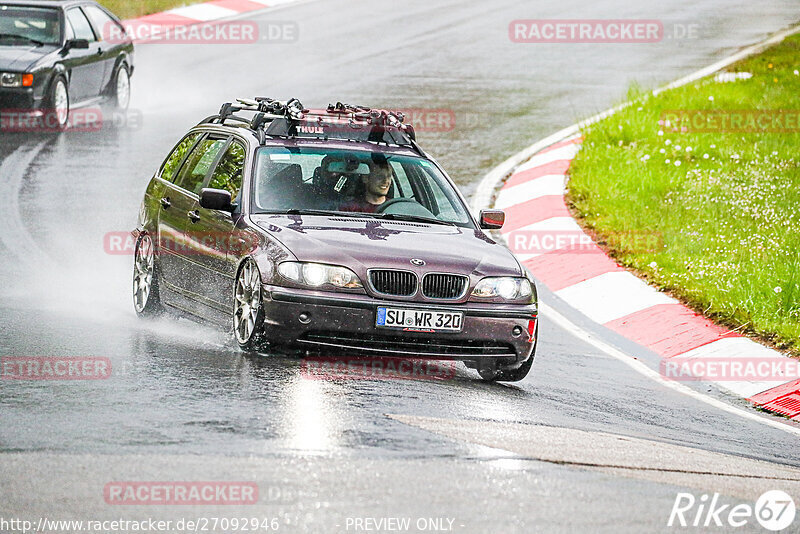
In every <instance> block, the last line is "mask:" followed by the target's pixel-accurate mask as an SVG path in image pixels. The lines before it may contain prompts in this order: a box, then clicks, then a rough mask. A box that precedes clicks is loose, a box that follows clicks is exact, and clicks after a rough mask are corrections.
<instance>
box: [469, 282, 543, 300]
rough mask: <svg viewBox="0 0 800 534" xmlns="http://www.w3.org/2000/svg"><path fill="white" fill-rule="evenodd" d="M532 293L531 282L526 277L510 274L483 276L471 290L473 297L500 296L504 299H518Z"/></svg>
mask: <svg viewBox="0 0 800 534" xmlns="http://www.w3.org/2000/svg"><path fill="white" fill-rule="evenodd" d="M532 293H533V290H532V289H531V283H530V281H529V280H528V279H527V278H512V277H510V276H498V277H495V278H484V279H483V280H481V281H480V282H478V285H476V286H475V289H473V290H472V296H473V297H478V298H487V299H488V298H495V297H500V298H502V299H504V300H519V299H523V298H527V297H530V296H531V294H532Z"/></svg>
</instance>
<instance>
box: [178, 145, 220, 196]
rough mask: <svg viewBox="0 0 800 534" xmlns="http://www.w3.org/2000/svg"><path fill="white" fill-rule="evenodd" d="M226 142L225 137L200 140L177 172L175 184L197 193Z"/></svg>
mask: <svg viewBox="0 0 800 534" xmlns="http://www.w3.org/2000/svg"><path fill="white" fill-rule="evenodd" d="M226 143H227V139H210V138H209V139H203V140H202V141H200V143H198V144H197V146H196V147H195V148H194V150H192V153H191V154H189V157H188V158H187V160H186V163H184V164H183V167H181V170H180V171H179V172H178V176H177V178H175V185H177V186H178V187H182V188H183V189H186V190H187V191H190V192H192V193H194V194H195V195H199V194H200V190H201V189H202V188H203V180H205V178H206V176H207V175H208V171H209V170H210V169H211V166H212V165H213V164H214V162H215V161H216V160H217V156H218V155H219V152H220V150H222V148H223V147H224V146H225V144H226Z"/></svg>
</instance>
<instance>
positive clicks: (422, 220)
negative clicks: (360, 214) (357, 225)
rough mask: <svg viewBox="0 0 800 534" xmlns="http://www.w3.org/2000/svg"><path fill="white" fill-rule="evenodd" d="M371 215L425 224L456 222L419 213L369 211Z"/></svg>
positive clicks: (451, 223)
mask: <svg viewBox="0 0 800 534" xmlns="http://www.w3.org/2000/svg"><path fill="white" fill-rule="evenodd" d="M369 215H372V216H373V217H378V218H380V219H387V220H390V221H408V222H420V223H427V224H444V225H447V226H456V223H454V222H450V221H443V220H441V219H431V218H430V217H421V216H419V215H401V214H397V213H370V214H369Z"/></svg>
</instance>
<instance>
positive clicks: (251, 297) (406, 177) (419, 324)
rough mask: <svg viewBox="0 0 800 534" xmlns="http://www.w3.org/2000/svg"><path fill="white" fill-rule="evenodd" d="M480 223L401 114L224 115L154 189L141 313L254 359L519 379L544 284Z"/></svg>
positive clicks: (140, 256) (297, 108)
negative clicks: (420, 364)
mask: <svg viewBox="0 0 800 534" xmlns="http://www.w3.org/2000/svg"><path fill="white" fill-rule="evenodd" d="M504 217H505V216H504V214H503V212H502V211H498V210H487V211H483V212H481V214H480V217H479V219H478V220H476V219H475V218H474V217H473V216H472V215H471V214H470V212H469V210H468V208H467V206H466V203H465V201H464V198H463V197H462V196H461V195H460V193H459V192H458V190H457V189H456V187H455V185H454V184H453V182H452V181H451V180H450V178H448V177H447V175H446V174H445V172H444V171H443V170H442V169H441V167H440V166H439V165H438V164H437V163H436V162H435V161H434V160H433V159H431V158H430V157H429V156H428V155H427V154H426V153H425V152H424V151H423V150H422V149H421V148H420V147H419V145H418V144H417V142H416V140H415V135H414V130H413V128H412V127H411V126H410V125H406V124H403V116H402V114H400V113H396V112H389V111H386V110H372V109H369V108H365V107H358V106H348V105H344V104H341V103H338V104H336V105H331V106H329V107H328V108H327V109H325V110H316V111H312V110H308V109H304V107H303V106H302V105H301V104H300V103H299V102H298V101H297V100H291V101H289V102H286V103H284V102H278V101H275V100H271V99H268V98H257V99H255V100H239V101H238V104H236V105H233V104H225V105H223V107H222V109H221V110H220V113H219V114H217V115H214V116H212V117H209V118H207V119H205V120H204V121H202V122H201V123H200V124H198V125H197V126H196V127H194V128H192V129H191V130H190V131H189V132H188V133H187V134H186V136H185V137H184V138H183V139H181V140H180V141H179V142H178V144H177V145H176V146H175V148H173V150H172V151H171V152H170V154H169V155H168V156H167V158H166V159H165V160H164V162H163V164H162V165H161V168H160V169H159V170H158V171H157V172H156V173H155V175H154V176H153V178H152V179H151V180H150V183H149V185H148V186H147V190H146V192H145V196H144V201H143V202H142V205H141V210H140V214H139V222H138V225H137V228H136V229H135V230H134V232H133V234H134V236H135V242H136V247H135V256H134V264H135V265H134V276H133V300H134V306H135V309H136V312H137V313H138V314H139V315H140V316H149V315H155V314H159V313H161V312H162V311H164V310H165V309H166V310H169V311H172V312H176V313H178V314H181V315H186V316H189V317H192V318H199V319H201V320H205V321H211V322H214V323H216V324H218V325H221V326H223V327H227V328H232V330H233V333H234V335H235V337H236V339H237V341H238V343H239V345H240V346H241V347H242V348H243V349H245V350H251V349H258V348H259V347H260V346H262V345H264V344H269V345H277V346H291V347H299V348H302V349H305V350H307V351H314V352H319V351H326V352H327V351H336V352H341V351H345V352H347V353H348V354H358V355H373V356H392V357H412V358H430V359H435V360H442V359H447V360H459V361H463V362H465V363H466V365H467V366H468V367H471V368H474V369H477V370H478V371H479V373H480V375H481V377H482V378H484V379H485V380H504V381H516V380H521V379H522V378H524V377H525V376H526V375H527V374H528V371H529V370H530V368H531V364H532V362H533V357H534V353H535V349H536V343H537V326H538V325H537V318H538V315H537V297H536V288H535V286H534V284H533V282H532V281H531V280H529V278H528V277H527V276H526V274H525V271H524V269H523V268H522V267H521V266H520V264H519V262H518V261H517V259H516V258H515V257H514V255H513V254H511V252H510V251H509V250H508V249H507V248H505V247H504V246H502V245H501V244H499V243H497V242H495V241H494V240H493V239H492V238H491V237H490V236H489V235H487V233H485V232H484V230H486V229H497V228H500V227H501V226H502V225H503V221H504Z"/></svg>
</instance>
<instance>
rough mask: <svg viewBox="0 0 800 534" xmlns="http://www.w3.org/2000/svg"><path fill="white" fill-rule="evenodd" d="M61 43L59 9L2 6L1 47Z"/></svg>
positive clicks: (0, 12)
mask: <svg viewBox="0 0 800 534" xmlns="http://www.w3.org/2000/svg"><path fill="white" fill-rule="evenodd" d="M60 43H61V23H60V21H59V17H58V10H57V9H52V8H44V7H26V6H12V5H5V4H0V46H30V45H31V44H35V45H42V44H47V45H58V44H60Z"/></svg>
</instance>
